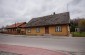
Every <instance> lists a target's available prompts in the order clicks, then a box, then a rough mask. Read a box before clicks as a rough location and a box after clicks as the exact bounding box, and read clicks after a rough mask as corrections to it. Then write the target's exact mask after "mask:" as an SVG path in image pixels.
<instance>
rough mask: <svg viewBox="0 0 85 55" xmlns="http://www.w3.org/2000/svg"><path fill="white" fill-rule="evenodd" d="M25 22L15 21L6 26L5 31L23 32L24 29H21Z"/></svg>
mask: <svg viewBox="0 0 85 55" xmlns="http://www.w3.org/2000/svg"><path fill="white" fill-rule="evenodd" d="M25 25H26V22H21V23H15V24H12V25H9V26H7V27H6V30H7V33H9V34H25V33H26V31H25V30H23V29H24V28H25V27H23V26H25ZM22 30H23V31H22Z"/></svg>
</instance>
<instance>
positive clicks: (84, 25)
mask: <svg viewBox="0 0 85 55" xmlns="http://www.w3.org/2000/svg"><path fill="white" fill-rule="evenodd" d="M78 26H79V28H80V32H85V19H82V20H80V21H79V23H78Z"/></svg>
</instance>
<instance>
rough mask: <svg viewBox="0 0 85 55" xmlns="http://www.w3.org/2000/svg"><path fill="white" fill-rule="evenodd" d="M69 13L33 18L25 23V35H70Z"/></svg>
mask: <svg viewBox="0 0 85 55" xmlns="http://www.w3.org/2000/svg"><path fill="white" fill-rule="evenodd" d="M69 23H70V17H69V12H65V13H59V14H55V13H54V14H53V15H48V16H43V17H38V18H33V19H31V20H30V21H29V22H28V23H27V29H26V34H27V35H45V34H48V35H49V34H50V35H62V36H67V35H69V34H70V30H69Z"/></svg>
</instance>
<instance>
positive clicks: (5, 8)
mask: <svg viewBox="0 0 85 55" xmlns="http://www.w3.org/2000/svg"><path fill="white" fill-rule="evenodd" d="M67 4H68V10H69V11H70V17H71V19H73V18H76V17H84V18H85V0H0V27H2V26H4V25H9V24H13V23H15V22H23V21H26V22H28V21H29V20H30V19H32V18H34V17H40V16H46V15H50V14H52V13H53V12H56V13H62V12H67Z"/></svg>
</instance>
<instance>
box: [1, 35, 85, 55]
mask: <svg viewBox="0 0 85 55" xmlns="http://www.w3.org/2000/svg"><path fill="white" fill-rule="evenodd" d="M46 37H47V38H46ZM0 44H9V45H20V46H27V47H37V48H43V49H49V50H53V51H58V50H59V51H67V52H70V53H73V54H74V53H75V54H76V55H78V54H79V55H81V54H83V55H85V38H84V37H81V38H80V37H74V38H73V37H63V36H62V37H57V36H50V37H49V36H43V37H42V36H40V37H39V36H38V37H36V36H25V35H8V34H7V35H6V34H5V35H4V34H0Z"/></svg>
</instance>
